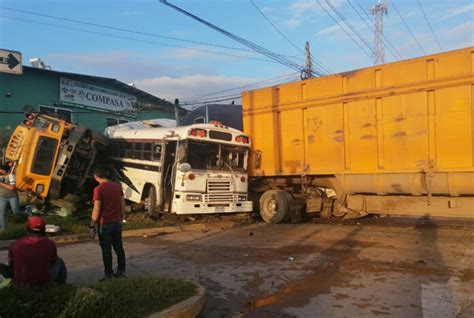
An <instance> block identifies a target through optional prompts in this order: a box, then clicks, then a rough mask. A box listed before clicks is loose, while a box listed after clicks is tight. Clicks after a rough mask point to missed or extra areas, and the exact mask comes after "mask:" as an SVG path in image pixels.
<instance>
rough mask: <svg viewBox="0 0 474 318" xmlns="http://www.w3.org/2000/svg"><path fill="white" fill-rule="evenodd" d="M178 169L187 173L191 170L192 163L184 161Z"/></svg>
mask: <svg viewBox="0 0 474 318" xmlns="http://www.w3.org/2000/svg"><path fill="white" fill-rule="evenodd" d="M178 170H179V171H181V172H184V173H186V172H188V171H190V170H191V165H190V164H189V163H187V162H183V163H181V164H180V165H179V167H178Z"/></svg>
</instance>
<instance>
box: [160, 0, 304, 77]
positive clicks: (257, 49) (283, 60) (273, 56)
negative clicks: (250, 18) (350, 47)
mask: <svg viewBox="0 0 474 318" xmlns="http://www.w3.org/2000/svg"><path fill="white" fill-rule="evenodd" d="M160 2H161V3H163V4H164V5H166V6H168V7H170V8H172V9H174V10H176V11H178V12H180V13H182V14H184V15H186V16H188V17H190V18H192V19H194V20H196V21H198V22H200V23H202V24H204V25H205V26H207V27H209V28H211V29H213V30H215V31H217V32H219V33H221V34H223V35H225V36H227V37H229V38H231V39H233V40H235V41H237V42H239V43H241V44H243V45H245V46H247V47H249V48H251V49H252V50H254V51H255V52H258V53H260V54H263V55H265V56H267V57H269V58H271V59H273V60H275V61H277V62H279V63H281V64H283V65H285V66H287V67H289V68H292V69H294V70H296V71H300V70H301V69H303V68H304V67H302V66H301V65H299V64H296V63H294V62H292V61H290V60H288V59H286V58H284V57H283V56H281V55H279V54H276V53H274V52H272V51H270V50H268V49H265V48H264V47H262V46H260V45H257V44H255V43H253V42H250V41H248V40H246V39H244V38H242V37H240V36H237V35H235V34H233V33H231V32H229V31H226V30H224V29H222V28H220V27H218V26H216V25H214V24H212V23H210V22H208V21H206V20H204V19H202V18H200V17H198V16H196V15H194V14H192V13H190V12H188V11H186V10H184V9H181V8H179V7H177V6H175V5H174V4H172V3H169V2H168V1H166V0H160Z"/></svg>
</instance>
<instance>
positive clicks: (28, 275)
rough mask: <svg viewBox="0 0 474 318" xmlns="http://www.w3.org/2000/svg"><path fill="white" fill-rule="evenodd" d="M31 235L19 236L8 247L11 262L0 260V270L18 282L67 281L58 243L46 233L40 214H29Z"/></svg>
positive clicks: (29, 231)
mask: <svg viewBox="0 0 474 318" xmlns="http://www.w3.org/2000/svg"><path fill="white" fill-rule="evenodd" d="M26 228H27V231H28V235H27V236H25V237H23V238H20V239H18V240H16V241H15V242H13V243H12V244H11V245H10V248H9V250H8V260H9V264H8V265H5V264H0V274H1V275H3V276H4V277H5V278H7V279H9V278H11V279H12V280H13V284H14V285H23V284H31V285H41V284H47V283H51V282H55V283H58V284H64V283H65V282H66V278H67V269H66V265H65V264H64V261H63V260H62V259H61V258H59V257H58V255H57V249H56V244H55V243H54V242H53V241H51V240H50V239H49V238H47V237H46V235H45V230H46V225H45V222H44V220H43V219H42V218H41V217H38V216H32V217H29V218H28V221H27V222H26Z"/></svg>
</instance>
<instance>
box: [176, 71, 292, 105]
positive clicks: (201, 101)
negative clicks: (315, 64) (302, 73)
mask: <svg viewBox="0 0 474 318" xmlns="http://www.w3.org/2000/svg"><path fill="white" fill-rule="evenodd" d="M299 80H300V78H299V77H296V76H295V74H294V75H293V77H292V78H287V79H285V80H279V81H277V82H275V81H274V82H275V83H274V84H273V85H278V84H283V83H290V82H293V81H299ZM265 86H268V84H266V85H265ZM252 89H258V87H253V88H252ZM240 95H241V93H240V92H239V94H238V95H236V94H228V95H220V96H212V97H207V98H202V99H195V100H189V101H185V102H184V103H182V104H180V105H186V106H189V105H204V104H210V103H215V102H219V101H226V100H232V99H239V98H240Z"/></svg>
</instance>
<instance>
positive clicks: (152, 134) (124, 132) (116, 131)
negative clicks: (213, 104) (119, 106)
mask: <svg viewBox="0 0 474 318" xmlns="http://www.w3.org/2000/svg"><path fill="white" fill-rule="evenodd" d="M119 126H122V125H118V126H111V127H108V128H106V129H105V135H106V136H107V137H109V138H111V139H143V140H146V139H150V140H156V139H163V138H165V137H166V138H168V139H188V138H189V137H190V136H189V133H190V131H191V130H192V129H205V130H216V131H220V132H228V133H232V134H233V135H244V136H247V134H245V133H243V132H242V131H240V130H237V129H234V128H231V127H226V126H222V125H218V124H194V125H189V126H179V127H157V128H148V127H143V128H139V129H137V128H128V127H119ZM191 138H192V139H195V138H194V137H191Z"/></svg>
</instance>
